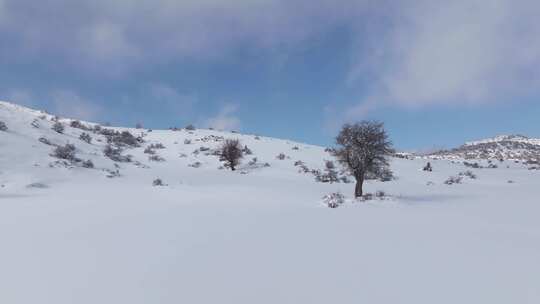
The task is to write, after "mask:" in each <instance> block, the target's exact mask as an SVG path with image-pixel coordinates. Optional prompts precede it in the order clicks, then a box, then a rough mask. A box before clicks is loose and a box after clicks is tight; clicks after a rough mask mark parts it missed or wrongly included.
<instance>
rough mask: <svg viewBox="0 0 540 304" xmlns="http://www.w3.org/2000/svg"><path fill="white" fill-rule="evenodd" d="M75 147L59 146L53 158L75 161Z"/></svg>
mask: <svg viewBox="0 0 540 304" xmlns="http://www.w3.org/2000/svg"><path fill="white" fill-rule="evenodd" d="M75 150H76V149H75V146H74V145H72V144H66V145H65V146H58V147H56V148H55V149H54V151H53V154H52V156H53V157H56V158H59V159H65V160H69V161H75V160H76V157H75Z"/></svg>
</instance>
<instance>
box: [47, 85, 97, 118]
mask: <svg viewBox="0 0 540 304" xmlns="http://www.w3.org/2000/svg"><path fill="white" fill-rule="evenodd" d="M51 99H52V102H53V106H54V109H55V113H56V114H59V115H61V116H64V117H68V118H76V119H83V120H95V119H99V116H100V114H102V113H103V109H102V108H101V107H100V106H98V105H97V103H95V102H92V101H91V100H87V99H85V98H83V97H81V96H80V95H78V94H77V93H76V92H73V91H70V90H55V91H53V92H51Z"/></svg>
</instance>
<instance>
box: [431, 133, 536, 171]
mask: <svg viewBox="0 0 540 304" xmlns="http://www.w3.org/2000/svg"><path fill="white" fill-rule="evenodd" d="M429 156H430V157H432V158H445V159H455V158H466V159H497V160H499V159H504V160H518V161H523V162H528V163H530V164H539V163H540V139H537V138H528V137H526V136H523V135H499V136H496V137H493V138H487V139H482V140H477V141H471V142H467V143H465V144H464V145H463V146H461V147H459V148H455V149H451V150H446V151H439V152H436V153H433V154H430V155H429Z"/></svg>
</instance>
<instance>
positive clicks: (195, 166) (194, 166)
mask: <svg viewBox="0 0 540 304" xmlns="http://www.w3.org/2000/svg"><path fill="white" fill-rule="evenodd" d="M201 166H202V163H201V162H198V161H197V162H194V163H192V164H189V165H188V167H192V168H200V167H201Z"/></svg>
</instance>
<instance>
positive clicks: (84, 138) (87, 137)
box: [79, 132, 92, 144]
mask: <svg viewBox="0 0 540 304" xmlns="http://www.w3.org/2000/svg"><path fill="white" fill-rule="evenodd" d="M79 139H80V140H82V141H84V142H86V143H88V144H90V143H92V136H90V134H88V133H84V132H83V133H81V135H80V136H79Z"/></svg>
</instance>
